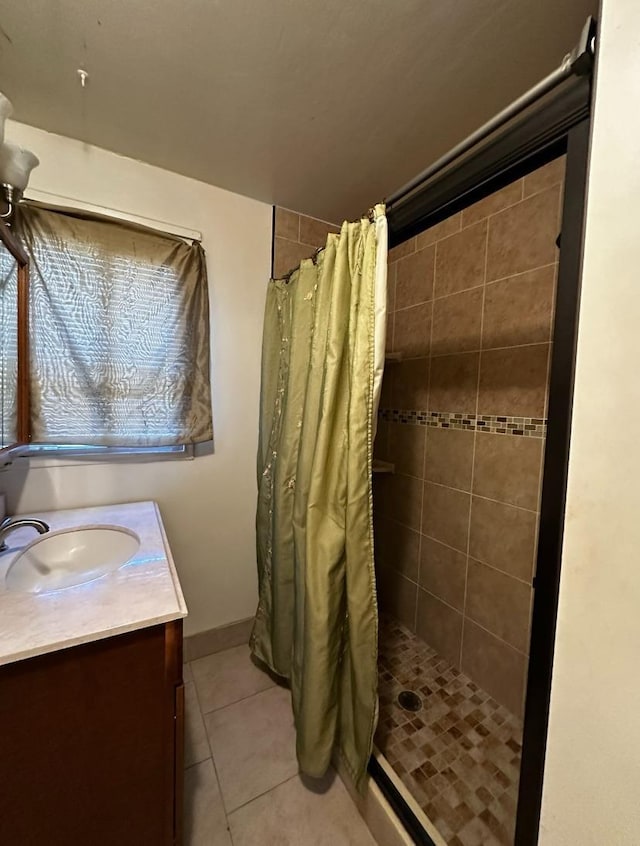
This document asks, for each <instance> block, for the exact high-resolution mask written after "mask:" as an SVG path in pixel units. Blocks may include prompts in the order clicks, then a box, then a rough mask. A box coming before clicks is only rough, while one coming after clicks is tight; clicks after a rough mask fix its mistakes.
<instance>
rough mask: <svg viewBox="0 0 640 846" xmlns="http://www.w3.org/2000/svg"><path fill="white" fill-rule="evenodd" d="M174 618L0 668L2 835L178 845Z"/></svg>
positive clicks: (22, 844)
mask: <svg viewBox="0 0 640 846" xmlns="http://www.w3.org/2000/svg"><path fill="white" fill-rule="evenodd" d="M181 674H182V624H181V622H178V623H168V624H166V625H161V626H154V627H151V628H147V629H142V630H140V631H137V632H132V633H130V634H124V635H120V636H117V637H113V638H108V639H106V640H101V641H97V642H95V643H92V644H87V645H82V646H77V647H73V648H70V649H65V650H61V651H59V652H55V653H52V654H49V655H44V656H40V657H37V658H32V659H28V660H25V661H19V662H16V663H14V664H9V665H7V666H5V667H0V843H2V844H5V843H6V844H7V846H9V844H10V846H44V844H46V846H87V844H91V846H115V845H116V844H117V846H175V844H179V843H180V839H181V831H180V816H179V815H178V814H177V813H176V798H177V797H178V796H181V794H182V788H181V782H182V766H178V765H179V764H180V765H181V761H180V752H179V750H178V749H177V746H178V745H179V744H177V742H176V739H177V737H178V733H179V732H180V731H181V730H182V729H181V727H180V725H179V724H180V723H181V720H180V719H179V717H178V714H177V709H176V704H177V701H178V700H179V693H178V690H179V688H180V685H181V683H182V679H181Z"/></svg>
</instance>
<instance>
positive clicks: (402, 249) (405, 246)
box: [389, 238, 416, 261]
mask: <svg viewBox="0 0 640 846" xmlns="http://www.w3.org/2000/svg"><path fill="white" fill-rule="evenodd" d="M415 251H416V239H415V238H409V239H408V240H407V241H403V243H402V244H398V246H397V247H393V249H391V250H389V261H398V259H401V258H404V257H405V256H408V255H410V254H411V253H415Z"/></svg>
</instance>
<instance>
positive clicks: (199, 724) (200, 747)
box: [184, 682, 211, 767]
mask: <svg viewBox="0 0 640 846" xmlns="http://www.w3.org/2000/svg"><path fill="white" fill-rule="evenodd" d="M210 757H211V752H210V751H209V741H208V739H207V732H206V730H205V727H204V721H203V719H202V714H201V713H200V707H199V705H198V697H197V695H196V688H195V685H194V684H193V682H189V683H188V684H185V686H184V765H185V767H191V766H192V765H193V764H197V763H198V762H199V761H205V760H206V759H207V758H210Z"/></svg>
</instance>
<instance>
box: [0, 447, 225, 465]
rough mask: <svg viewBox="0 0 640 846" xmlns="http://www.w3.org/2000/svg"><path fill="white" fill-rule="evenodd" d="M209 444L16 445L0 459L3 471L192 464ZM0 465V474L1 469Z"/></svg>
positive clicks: (206, 451)
mask: <svg viewBox="0 0 640 846" xmlns="http://www.w3.org/2000/svg"><path fill="white" fill-rule="evenodd" d="M213 451H214V450H213V441H207V442H206V443H202V444H187V445H184V446H154V447H102V446H81V445H75V444H73V445H72V444H19V445H18V446H16V447H14V448H13V449H11V450H7V452H5V453H3V454H2V455H1V456H0V465H4V468H6V467H8V466H10V465H12V464H16V463H17V464H18V465H22V464H23V463H25V462H28V464H29V466H30V467H33V468H37V467H60V466H61V463H65V464H70V465H85V464H105V463H109V462H113V463H118V464H120V463H125V464H126V463H131V464H139V463H148V462H157V461H193V459H194V458H200V457H201V456H203V455H212V454H213ZM4 468H3V467H2V466H0V471H1V470H2V469H4Z"/></svg>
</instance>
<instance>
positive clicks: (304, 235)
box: [298, 214, 340, 247]
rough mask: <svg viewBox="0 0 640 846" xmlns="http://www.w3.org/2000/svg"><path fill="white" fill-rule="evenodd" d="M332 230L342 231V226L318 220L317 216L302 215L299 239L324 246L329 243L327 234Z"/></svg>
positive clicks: (306, 242) (317, 245)
mask: <svg viewBox="0 0 640 846" xmlns="http://www.w3.org/2000/svg"><path fill="white" fill-rule="evenodd" d="M330 232H340V227H339V226H334V225H333V224H332V223H327V222H326V221H324V220H316V218H315V217H307V216H306V215H304V214H301V215H300V237H299V239H298V240H300V241H302V242H303V243H305V244H313V245H314V246H316V247H324V245H325V244H326V243H327V235H328V234H329V233H330Z"/></svg>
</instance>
